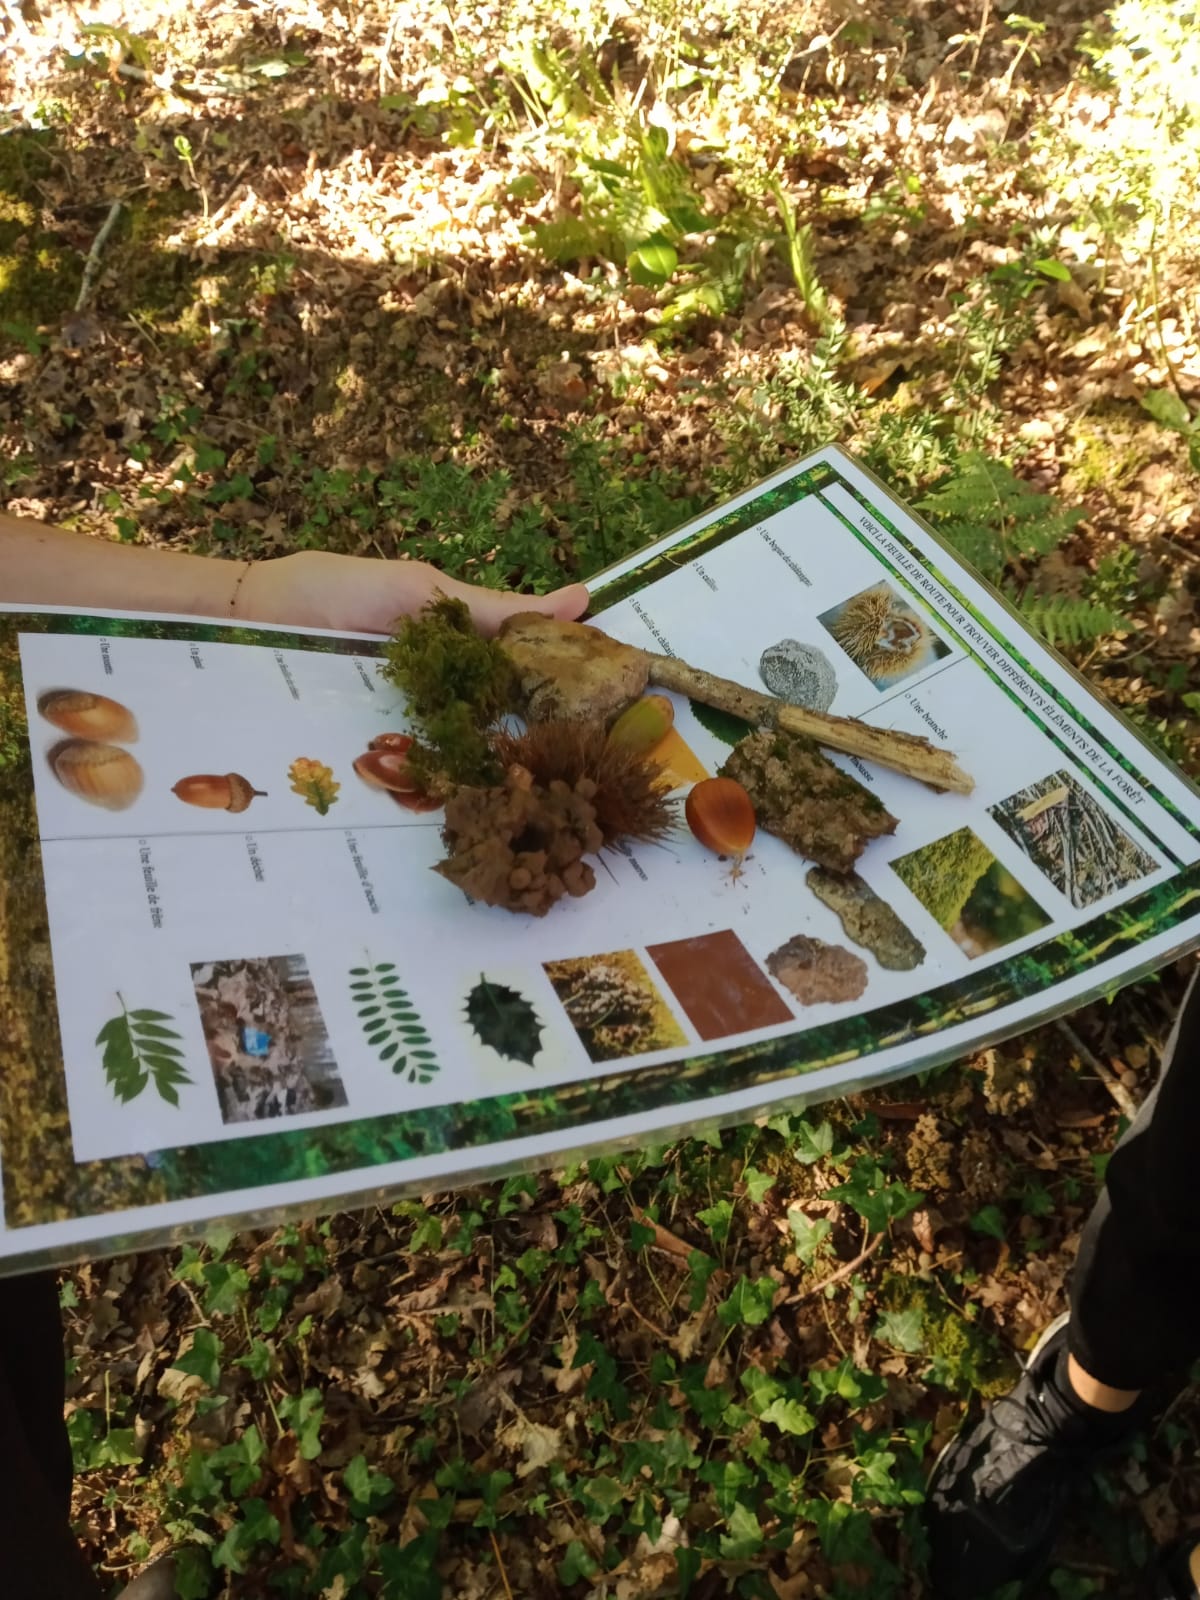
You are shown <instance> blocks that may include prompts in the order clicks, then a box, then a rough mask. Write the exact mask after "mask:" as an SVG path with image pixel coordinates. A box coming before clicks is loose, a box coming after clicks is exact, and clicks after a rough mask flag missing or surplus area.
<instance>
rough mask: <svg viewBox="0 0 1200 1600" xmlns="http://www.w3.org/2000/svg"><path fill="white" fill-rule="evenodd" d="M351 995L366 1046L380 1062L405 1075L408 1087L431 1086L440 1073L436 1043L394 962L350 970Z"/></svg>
mask: <svg viewBox="0 0 1200 1600" xmlns="http://www.w3.org/2000/svg"><path fill="white" fill-rule="evenodd" d="M350 993H351V995H352V996H353V999H354V1004H355V1007H356V1009H357V1011H358V1019H359V1021H360V1022H361V1023H362V1030H363V1033H364V1034H365V1035H366V1040H367V1043H368V1044H369V1045H370V1046H371V1048H372V1050H374V1051H375V1052H376V1053H377V1054H378V1056H379V1059H380V1060H381V1061H386V1062H387V1063H388V1064H389V1066H390V1067H391V1069H392V1071H393V1072H397V1073H404V1074H405V1075H406V1077H407V1080H408V1082H409V1083H432V1082H433V1079H434V1075H435V1074H436V1073H437V1072H438V1070H439V1067H438V1059H437V1056H436V1055H435V1054H434V1052H433V1049H432V1044H433V1041H432V1040H431V1039H430V1037H429V1035H428V1034H427V1033H426V1032H425V1029H424V1027H423V1026H422V1024H421V1019H420V1017H419V1015H418V1014H417V1011H416V1008H415V1006H414V1005H413V1003H412V1001H411V1000H410V999H409V996H408V993H407V991H406V990H404V989H402V988H401V987H400V977H399V974H398V973H397V971H396V964H395V962H393V961H377V962H376V963H375V965H374V966H371V967H351V968H350Z"/></svg>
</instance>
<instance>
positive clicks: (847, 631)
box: [817, 583, 950, 689]
mask: <svg viewBox="0 0 1200 1600" xmlns="http://www.w3.org/2000/svg"><path fill="white" fill-rule="evenodd" d="M817 620H818V621H819V622H820V623H821V625H822V627H823V628H825V629H826V631H827V632H828V633H829V634H830V636H831V637H832V638H833V639H834V640H835V641H836V642H837V643H838V644H840V645H841V647H842V649H843V650H844V651H845V652H846V654H847V655H848V656H849V657H850V659H851V661H853V663H854V665H855V666H856V667H857V668H858V669H859V671H860V672H862V673H863V674H864V675H865V676H866V677H867V678H869V679H870V680H871V682H872V683H873V684H874V685H875V687H876V688H877V689H891V688H892V687H893V686H894V685H896V684H898V683H903V681H904V679H905V678H910V677H912V675H913V673H914V672H922V671H924V669H925V668H926V667H930V666H932V665H933V663H934V662H935V661H940V660H941V659H942V658H943V657H944V656H948V655H949V654H950V646H949V645H948V644H946V643H945V641H944V640H942V639H940V638H939V637H938V635H937V634H936V633H935V632H934V631H933V629H932V628H931V627H930V626H929V624H928V622H926V620H925V618H924V617H923V616H922V615H921V614H920V612H919V611H916V610H915V609H914V608H913V607H912V606H910V605H909V603H908V601H907V600H904V599H902V598H901V596H900V595H899V594H897V592H896V590H895V589H893V588H892V586H891V584H890V583H876V584H872V586H871V587H870V588H869V589H860V590H859V592H858V593H857V594H855V595H851V596H850V598H849V600H843V601H842V603H841V604H840V605H836V606H833V607H832V608H831V609H830V610H829V611H823V612H822V613H821V615H820V617H819V618H818V619H817Z"/></svg>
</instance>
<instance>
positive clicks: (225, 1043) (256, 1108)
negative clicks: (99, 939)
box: [192, 956, 346, 1122]
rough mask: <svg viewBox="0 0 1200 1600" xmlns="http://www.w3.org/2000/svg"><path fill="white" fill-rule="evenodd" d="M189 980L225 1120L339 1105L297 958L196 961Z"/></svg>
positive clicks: (328, 1053)
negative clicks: (193, 992) (198, 1009)
mask: <svg viewBox="0 0 1200 1600" xmlns="http://www.w3.org/2000/svg"><path fill="white" fill-rule="evenodd" d="M192 986H193V988H194V990H195V993H196V1003H197V1005H198V1006H199V1008H200V1021H201V1024H202V1025H203V1028H204V1038H205V1042H206V1043H207V1045H208V1056H209V1061H210V1062H211V1064H212V1072H213V1079H214V1081H215V1083H216V1086H217V1098H218V1100H219V1101H220V1104H221V1116H222V1119H223V1120H224V1121H225V1122H260V1121H263V1120H264V1119H266V1118H269V1117H294V1116H298V1115H300V1114H301V1113H302V1112H306V1111H332V1110H334V1109H335V1108H337V1107H338V1106H344V1105H345V1104H346V1090H345V1088H344V1086H343V1084H342V1078H341V1073H340V1072H339V1071H338V1064H337V1061H336V1060H335V1059H334V1054H333V1049H332V1047H331V1045H330V1042H329V1032H328V1030H327V1028H326V1027H325V1020H324V1018H323V1017H322V1015H321V1008H320V1006H319V1005H318V1003H317V994H316V990H315V989H314V988H313V984H312V979H311V978H310V977H309V972H308V963H307V962H306V961H305V959H304V957H303V956H263V957H258V958H256V959H253V960H234V961H203V962H198V963H195V964H193V966H192Z"/></svg>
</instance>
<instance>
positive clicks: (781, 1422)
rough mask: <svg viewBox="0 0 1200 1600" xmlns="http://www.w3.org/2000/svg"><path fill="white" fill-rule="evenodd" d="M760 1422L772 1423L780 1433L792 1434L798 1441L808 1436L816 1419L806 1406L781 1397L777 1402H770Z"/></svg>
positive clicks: (815, 1423)
mask: <svg viewBox="0 0 1200 1600" xmlns="http://www.w3.org/2000/svg"><path fill="white" fill-rule="evenodd" d="M760 1420H761V1421H763V1422H773V1423H774V1424H775V1426H776V1427H777V1428H778V1429H779V1431H780V1432H781V1433H791V1434H794V1435H795V1436H796V1438H798V1439H803V1438H804V1437H805V1436H806V1435H807V1434H810V1433H811V1432H812V1431H813V1429H814V1428H815V1427H816V1425H817V1419H816V1418H815V1417H814V1416H813V1414H812V1412H811V1411H810V1410H809V1409H808V1407H807V1406H806V1405H803V1404H802V1403H801V1402H800V1401H799V1400H788V1399H787V1398H786V1397H784V1396H782V1395H781V1396H780V1397H779V1399H778V1400H772V1401H771V1404H770V1405H769V1406H768V1407H767V1409H766V1410H765V1411H764V1412H763V1413H762V1415H761V1419H760Z"/></svg>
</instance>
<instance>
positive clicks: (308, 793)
mask: <svg viewBox="0 0 1200 1600" xmlns="http://www.w3.org/2000/svg"><path fill="white" fill-rule="evenodd" d="M288 777H289V778H290V779H291V780H292V793H293V794H298V795H299V796H300V797H301V799H302V800H303V801H304V803H305V805H308V806H312V808H313V810H314V811H315V812H316V813H317V815H318V816H319V817H324V816H328V814H329V808H330V806H332V805H335V804H336V803H337V797H338V791H339V789H340V788H341V787H342V786H341V784H340V783H338V782H337V780H336V779H335V778H334V776H333V768H332V767H327V766H325V764H324V763H323V762H321V761H313V760H310V758H309V757H308V756H300V757H298V758H297V760H295V761H293V762H292V764H291V766H290V767H289V768H288Z"/></svg>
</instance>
